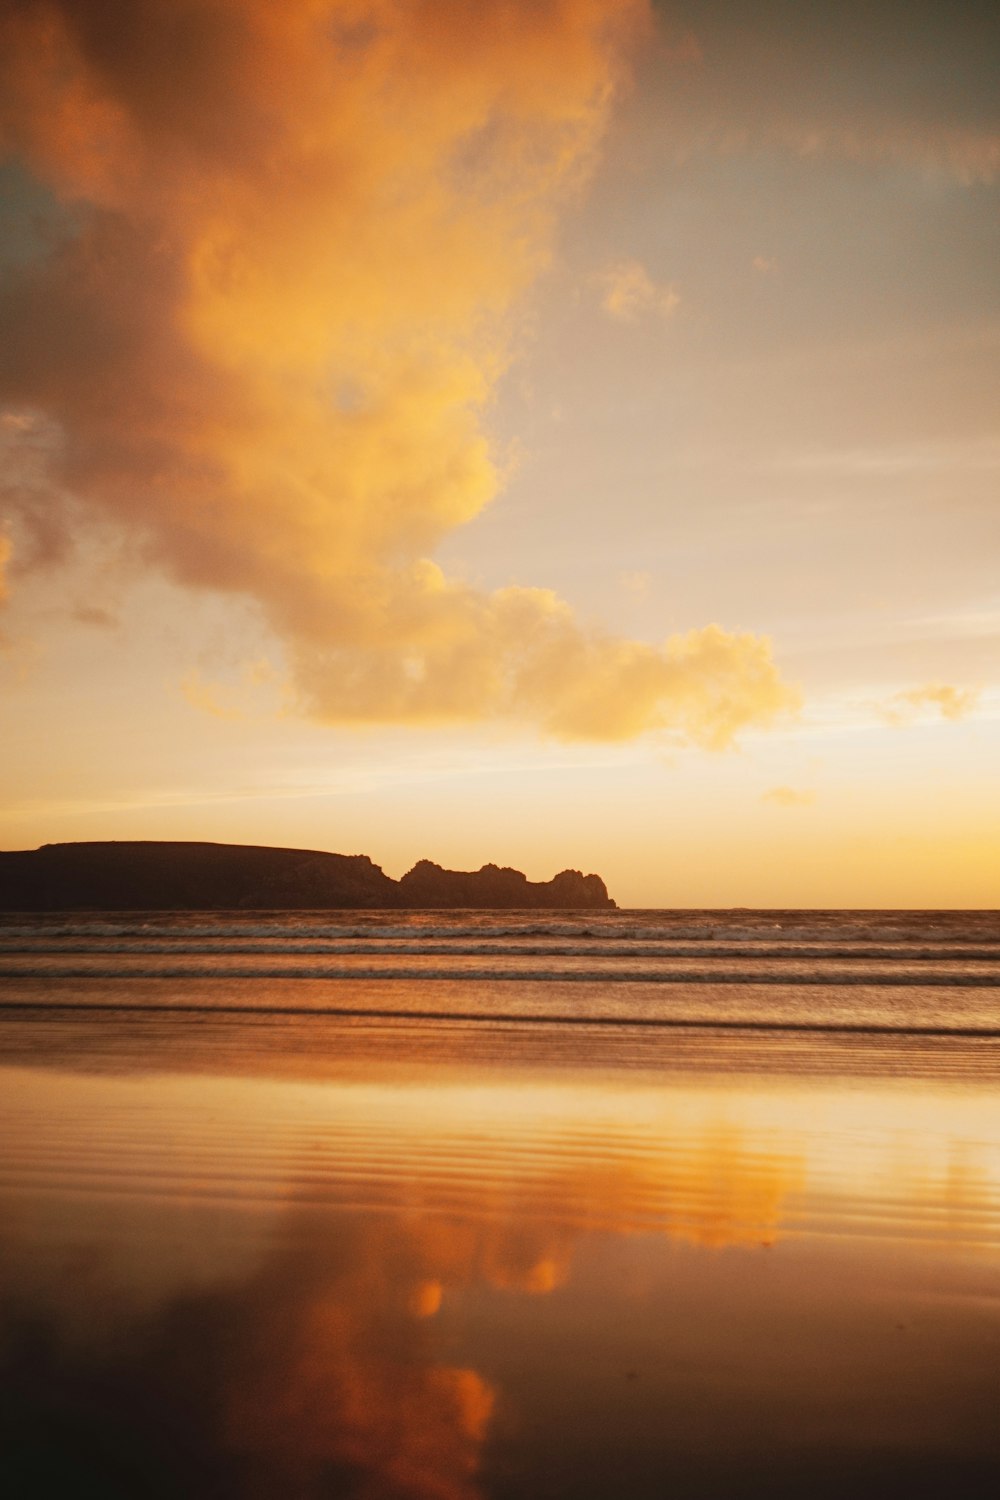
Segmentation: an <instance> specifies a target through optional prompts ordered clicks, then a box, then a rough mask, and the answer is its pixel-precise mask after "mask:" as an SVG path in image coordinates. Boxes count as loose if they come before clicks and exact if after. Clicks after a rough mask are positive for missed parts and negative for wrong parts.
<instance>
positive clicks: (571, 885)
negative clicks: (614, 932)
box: [399, 859, 615, 911]
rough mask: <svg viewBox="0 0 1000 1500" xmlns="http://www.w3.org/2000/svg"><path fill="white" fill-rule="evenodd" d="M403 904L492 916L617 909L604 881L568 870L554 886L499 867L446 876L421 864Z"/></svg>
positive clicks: (406, 881) (406, 886)
mask: <svg viewBox="0 0 1000 1500" xmlns="http://www.w3.org/2000/svg"><path fill="white" fill-rule="evenodd" d="M399 890H400V894H401V895H402V898H403V899H402V904H403V905H404V906H407V907H412V908H418V909H420V908H423V909H433V908H435V907H480V908H486V909H489V910H526V909H531V908H545V909H548V910H567V911H570V910H574V909H576V908H579V907H584V908H587V909H589V910H595V909H596V910H609V909H611V908H612V907H614V905H615V903H614V902H613V901H612V900H611V898H610V896H609V895H608V892H607V887H606V886H605V884H604V881H603V880H602V879H601V877H600V876H599V875H582V874H581V873H580V871H579V870H563V871H562V872H561V873H560V874H558V875H556V876H555V878H554V879H553V880H545V881H532V880H528V879H527V878H526V877H525V876H524V875H522V874H521V871H520V870H511V869H509V868H507V867H504V868H501V867H500V866H499V865H483V867H482V869H481V870H469V871H467V870H443V869H442V868H441V866H440V865H435V864H432V863H431V861H430V860H429V859H422V860H420V861H419V863H418V864H415V865H414V866H413V869H412V870H410V871H408V872H407V874H405V875H404V876H403V878H402V880H401V881H400V882H399Z"/></svg>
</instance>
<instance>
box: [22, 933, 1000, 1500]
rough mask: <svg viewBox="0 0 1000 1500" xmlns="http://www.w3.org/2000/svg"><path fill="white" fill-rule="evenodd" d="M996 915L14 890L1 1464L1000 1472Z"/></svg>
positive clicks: (495, 1499) (330, 1473)
mask: <svg viewBox="0 0 1000 1500" xmlns="http://www.w3.org/2000/svg"><path fill="white" fill-rule="evenodd" d="M998 1084H1000V917H998V914H997V913H995V912H862V911H854V912H852V911H827V912H807V911H749V910H746V911H745V910H739V911H611V912H598V913H590V912H587V913H582V912H580V913H574V912H558V913H552V912H528V913H526V912H504V913H482V912H469V911H465V912H413V913H401V912H333V913H331V912H294V913H261V912H237V913H233V912H225V913H219V912H208V913H207V912H200V913H155V914H148V915H147V914H141V913H129V914H127V915H126V916H123V915H121V914H114V913H94V914H89V913H87V914H82V913H71V914H65V913H64V914H53V915H43V916H26V915H24V914H10V915H7V916H6V917H4V918H2V919H0V1131H2V1139H3V1142H4V1149H3V1153H2V1159H0V1204H2V1213H0V1391H2V1395H3V1401H2V1403H0V1406H2V1412H3V1416H2V1418H0V1425H2V1427H3V1452H4V1455H5V1465H6V1470H7V1474H8V1476H9V1478H10V1482H11V1484H12V1485H13V1490H12V1491H10V1492H11V1493H14V1494H17V1495H24V1496H29V1495H30V1496H32V1497H35V1496H44V1495H48V1494H52V1495H62V1494H65V1493H68V1492H72V1493H74V1494H77V1495H89V1494H94V1495H101V1496H109V1495H123V1496H125V1495H128V1496H146V1495H157V1496H160V1495H163V1496H168V1495H169V1496H173V1495H185V1496H193V1497H199V1496H213V1497H230V1496H232V1497H237V1496H240V1497H242V1496H250V1497H262V1500H264V1497H267V1500H269V1497H271V1496H275V1497H277V1496H282V1497H284V1496H292V1497H299V1496H301V1497H309V1500H311V1497H314V1496H315V1497H327V1496H344V1497H364V1500H396V1497H400V1500H500V1497H503V1500H507V1497H514V1496H518V1497H532V1496H535V1495H538V1496H545V1497H580V1500H590V1497H595V1500H597V1497H603V1496H618V1495H628V1496H630V1497H631V1496H636V1497H639V1500H644V1497H647V1496H648V1497H654V1496H656V1497H661V1496H662V1495H664V1494H666V1493H670V1494H672V1495H678V1496H682V1497H683V1496H692V1497H706V1500H708V1497H723V1496H725V1497H728V1496H743V1495H745V1496H757V1495H761V1496H763V1495H765V1494H766V1495H767V1496H769V1497H774V1496H785V1495H787V1496H793V1495H794V1496H798V1495H809V1496H826V1495H829V1496H834V1495H837V1496H840V1495H842V1494H844V1493H845V1492H850V1493H851V1494H852V1495H862V1496H867V1495H875V1494H879V1495H880V1496H884V1495H886V1494H887V1493H888V1494H895V1493H900V1494H906V1495H908V1496H912V1495H918V1496H919V1495H925V1494H926V1495H935V1496H937V1495H940V1494H942V1493H948V1494H949V1495H957V1496H979V1495H982V1496H986V1495H990V1496H992V1495H994V1494H995V1493H997V1489H998V1485H1000V1397H998V1392H1000V1099H998Z"/></svg>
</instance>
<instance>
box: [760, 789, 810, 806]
mask: <svg viewBox="0 0 1000 1500" xmlns="http://www.w3.org/2000/svg"><path fill="white" fill-rule="evenodd" d="M760 800H761V801H762V802H773V803H774V805H775V806H776V807H810V806H811V805H812V804H813V803H814V802H815V801H816V793H815V792H814V791H812V790H810V789H808V788H804V787H803V788H798V787H794V786H772V787H769V788H768V789H767V791H766V792H761V794H760Z"/></svg>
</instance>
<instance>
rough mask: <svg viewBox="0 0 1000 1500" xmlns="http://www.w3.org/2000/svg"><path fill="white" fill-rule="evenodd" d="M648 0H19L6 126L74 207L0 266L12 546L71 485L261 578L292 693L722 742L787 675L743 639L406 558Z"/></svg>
mask: <svg viewBox="0 0 1000 1500" xmlns="http://www.w3.org/2000/svg"><path fill="white" fill-rule="evenodd" d="M650 17H651V12H650V7H649V4H648V0H548V3H546V4H538V3H537V0H511V3H510V4H507V5H504V6H485V7H484V6H481V5H479V4H474V3H472V0H311V3H309V4H299V5H284V6H279V5H273V4H270V3H268V0H198V3H178V0H129V3H125V0H100V3H98V0H24V3H23V4H19V5H18V6H16V7H8V8H7V9H6V10H5V11H4V14H3V19H2V21H0V98H2V100H3V103H2V104H0V148H3V149H6V150H7V151H9V152H14V153H16V154H17V155H18V156H19V157H20V158H21V159H22V160H23V161H24V162H25V163H26V164H27V166H28V167H29V169H30V170H31V171H32V172H33V173H34V174H35V175H36V176H37V177H38V178H40V179H41V180H42V181H44V182H45V183H47V184H48V186H49V187H50V188H51V189H52V191H53V192H54V193H56V194H57V195H58V197H59V198H60V199H61V200H62V201H63V203H65V204H66V205H68V206H69V210H70V217H71V218H72V220H73V222H74V225H75V228H74V232H73V233H72V234H71V235H70V236H69V237H67V238H65V239H64V240H63V241H62V242H61V243H60V244H59V245H58V246H57V247H56V248H55V249H54V250H53V251H52V253H51V254H49V255H48V256H47V257H45V258H43V259H38V260H35V261H33V262H31V263H29V264H27V265H26V266H24V267H22V269H21V270H20V272H19V273H18V274H17V275H16V277H15V278H14V279H13V280H12V281H10V282H9V284H8V286H7V287H6V289H4V290H3V291H2V292H0V328H2V330H3V339H2V341H0V401H5V402H7V403H8V404H9V405H10V406H11V407H12V409H13V410H14V411H15V413H16V414H19V415H16V420H17V421H19V422H22V423H26V424H27V426H26V427H25V428H23V429H18V430H17V431H14V430H13V429H12V438H11V445H12V451H13V450H17V451H18V452H21V450H23V448H24V446H25V444H27V443H28V439H29V436H30V434H31V432H32V431H37V429H38V427H39V424H41V427H42V428H43V429H44V432H45V434H46V437H45V441H44V442H43V443H41V444H39V442H38V441H37V437H36V439H35V440H34V446H33V449H32V453H33V455H34V457H33V460H32V461H33V463H35V465H36V469H37V465H38V463H40V462H41V459H44V464H43V469H44V472H41V471H38V472H36V471H35V470H32V473H31V474H30V475H29V479H30V482H28V481H27V480H25V478H24V473H23V469H24V464H23V453H22V457H21V459H19V460H18V462H20V463H21V470H22V472H21V477H20V478H19V479H18V482H17V484H16V485H11V484H9V483H8V486H7V491H6V498H7V502H8V505H9V507H10V508H11V510H12V511H13V512H14V514H15V517H16V519H15V522H14V525H15V533H14V534H15V536H16V537H17V538H18V540H19V542H20V539H21V538H22V537H24V536H27V537H28V543H27V544H26V546H25V551H24V556H23V558H21V559H20V561H21V563H22V565H23V566H28V565H29V564H30V562H31V560H32V557H34V559H35V560H36V561H44V560H46V559H51V558H52V557H55V556H57V555H58V553H59V547H60V545H63V546H64V545H65V533H66V529H67V525H68V523H67V520H66V513H65V509H64V505H65V500H64V497H65V496H66V495H67V494H69V495H72V496H74V497H76V498H77V499H78V500H79V501H80V502H81V503H82V504H83V505H84V506H85V507H87V509H88V511H89V514H90V515H91V516H92V517H102V518H105V519H107V518H110V519H111V520H112V521H113V522H114V523H115V524H117V525H119V526H122V527H124V528H125V529H126V530H127V532H128V533H129V534H130V535H131V536H132V537H133V538H137V539H138V540H139V542H140V547H139V548H138V551H139V552H140V553H141V555H142V558H143V560H144V562H145V563H146V564H149V563H154V564H156V565H158V566H161V567H165V568H166V569H167V570H168V571H169V572H170V573H171V574H172V575H173V576H174V577H175V578H176V579H178V580H180V581H181V582H182V583H184V584H187V585H191V586H196V587H203V588H208V589H213V590H219V591H224V592H230V593H233V594H237V595H241V596H244V597H249V598H251V599H252V600H254V601H256V603H257V605H258V606H259V608H260V610H261V612H262V614H263V616H264V618H265V619H266V621H267V623H268V624H269V626H270V627H271V628H272V629H273V630H274V631H276V632H277V634H278V635H279V636H280V638H281V639H282V641H283V642H284V643H285V646H286V648H287V655H288V663H289V669H290V671H291V674H292V679H293V681H292V688H291V692H292V694H293V697H294V699H295V702H296V705H297V706H298V707H299V708H300V709H301V710H304V711H306V712H308V713H311V714H313V715H315V716H317V717H319V718H321V719H325V720H330V721H343V720H368V721H378V720H399V719H402V720H447V719H473V718H478V717H481V716H484V715H495V714H508V715H512V716H514V717H516V718H521V719H523V720H526V721H529V722H532V723H534V724H540V725H542V726H543V727H544V728H546V729H548V730H549V731H551V732H552V733H555V734H561V735H565V736H570V737H587V738H606V739H618V738H624V737H626V736H628V735H632V734H637V733H641V732H642V731H644V730H646V729H650V728H655V727H668V728H670V729H672V730H674V731H676V732H678V733H680V734H682V735H684V736H686V737H688V738H690V739H692V740H694V741H696V742H698V743H701V744H705V745H711V746H718V745H724V744H727V743H728V742H729V741H730V740H731V738H732V736H733V734H734V733H735V732H736V731H737V730H739V729H740V728H742V727H743V726H745V725H750V724H766V723H769V722H770V721H771V720H772V719H773V718H774V717H775V716H776V715H777V714H779V713H782V712H784V711H787V710H788V709H789V708H791V707H793V706H794V705H795V703H796V701H797V699H796V695H795V694H794V692H792V691H791V690H790V689H789V688H788V687H787V686H786V685H785V684H784V683H782V681H781V680H780V678H779V676H778V673H777V671H776V669H775V667H774V664H773V662H772V661H771V657H770V648H769V645H768V643H767V642H766V641H765V640H763V639H760V638H757V637H751V636H741V635H730V634H727V633H725V632H724V631H722V630H721V629H719V628H718V627H715V626H710V627H708V629H707V630H704V631H695V632H693V633H691V634H690V635H686V636H681V637H677V638H674V639H671V640H669V641H667V642H666V644H664V645H656V646H654V645H648V644H644V643H642V642H636V641H629V640H623V639H619V638H616V637H613V636H610V635H605V634H602V633H600V632H599V631H596V630H594V629H591V628H589V627H587V626H584V625H582V624H581V623H580V622H578V621H577V620H576V618H575V617H574V615H573V613H572V611H571V610H570V608H569V606H568V605H566V604H565V603H563V602H562V601H560V600H558V599H557V598H555V597H554V596H553V595H551V594H549V593H547V592H545V591H540V590H534V589H520V588H509V589H503V590H500V591H497V592H494V593H484V592H479V591H476V590H475V589H473V588H471V587H467V586H466V585H464V584H463V583H461V582H458V581H455V580H449V579H447V578H445V577H444V576H443V574H442V573H441V571H440V570H439V569H438V568H437V567H436V566H435V564H434V563H433V562H431V561H429V554H430V553H432V552H433V549H434V547H435V545H436V544H437V543H438V542H439V541H440V540H441V538H442V537H443V536H445V535H446V534H447V533H448V532H449V531H451V530H452V529H454V528H455V527H457V526H460V525H463V524H465V523H467V522H469V521H470V520H472V519H473V518H474V517H475V516H476V515H477V514H478V513H479V512H480V511H481V510H482V509H483V507H484V506H485V505H487V504H488V503H489V501H490V500H491V499H492V498H493V497H494V495H495V494H496V493H497V490H498V488H499V474H498V468H497V462H496V459H495V457H494V455H493V454H492V453H491V450H490V446H489V443H488V441H487V439H486V437H485V436H484V432H483V428H482V418H483V412H484V409H485V407H486V405H487V403H488V402H489V400H490V397H491V393H492V391H493V389H494V386H495V382H496V380H497V377H498V376H499V374H500V373H501V372H502V370H503V369H504V367H505V364H506V362H507V360H508V357H509V337H510V327H509V323H510V312H511V309H512V307H513V306H514V303H515V300H516V298H517V297H518V295H519V294H520V293H521V292H522V291H523V290H524V288H525V287H526V286H527V285H528V284H529V283H530V282H531V280H532V279H533V278H534V277H535V276H536V275H537V274H538V272H539V270H540V269H541V268H542V267H543V266H544V264H545V262H546V259H547V256H548V254H549V245H550V233H551V227H552V223H553V220H554V216H555V214H556V212H557V210H558V208H559V205H560V203H561V202H562V201H563V200H564V199H565V198H566V196H567V195H568V194H570V193H572V192H574V191H576V190H577V189H578V188H579V186H580V184H581V183H582V182H583V181H584V179H585V177H586V174H587V171H588V169H589V167H590V166H591V164H592V162H593V160H594V156H595V151H596V148H597V145H598V142H599V139H600V136H601V131H602V128H603V125H604V122H605V119H606V117H607V113H608V110H609V107H610V104H611V101H612V99H613V96H614V93H615V89H616V87H617V85H618V83H619V81H620V79H621V77H622V70H623V62H622V59H623V57H624V56H625V55H626V53H627V50H628V47H629V44H630V42H631V41H632V40H633V39H634V38H635V36H636V35H637V34H638V33H640V32H641V31H642V30H643V28H644V27H647V26H648V25H649V24H650ZM654 290H655V289H654ZM657 295H659V293H657ZM33 424H34V425H33ZM19 434H20V437H19ZM19 441H20V449H19V448H18V442H19ZM11 445H8V446H11ZM39 455H41V458H40V457H39ZM10 463H11V464H13V463H14V459H13V458H11V460H10ZM7 471H8V474H9V473H10V466H9V465H8V470H7ZM18 528H20V529H19V530H18ZM32 538H34V539H35V540H32ZM38 538H42V539H43V541H39V540H38ZM43 542H44V544H43Z"/></svg>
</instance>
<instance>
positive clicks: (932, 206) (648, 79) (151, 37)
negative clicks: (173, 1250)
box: [0, 0, 1000, 907]
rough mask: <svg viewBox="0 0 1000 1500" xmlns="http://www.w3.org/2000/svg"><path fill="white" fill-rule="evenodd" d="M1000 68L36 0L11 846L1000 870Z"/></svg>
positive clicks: (471, 26)
mask: <svg viewBox="0 0 1000 1500" xmlns="http://www.w3.org/2000/svg"><path fill="white" fill-rule="evenodd" d="M998 62H1000V17H998V14H997V12H996V8H995V7H993V6H988V5H986V4H982V5H979V4H972V3H958V4H949V5H947V6H946V5H943V4H924V3H919V0H909V3H902V0H868V3H855V0H844V3H837V4H834V3H829V4H827V3H822V4H812V5H809V4H797V5H794V4H791V3H787V4H786V3H779V0H770V3H769V0H763V3H754V4H752V5H751V4H749V3H725V4H724V3H715V0H692V3H689V4H679V3H678V4H672V3H670V4H668V3H662V4H661V3H649V0H504V3H496V4H492V5H482V4H480V3H472V0H297V3H294V4H288V5H284V6H274V5H272V4H269V3H267V0H129V3H127V4H126V3H124V0H0V564H2V571H0V683H2V702H3V709H2V715H3V722H2V725H0V771H2V775H0V846H2V847H4V848H32V847H35V846H37V845H38V844H40V843H44V842H53V841H61V840H71V839H106V838H114V839H138V838H156V839H171V838H173V839H213V840H221V841H232V842H240V843H266V844H278V845H289V846H297V847H309V848H318V849H330V850H335V851H338V852H342V853H358V852H363V853H367V854H369V855H370V856H371V857H372V858H373V859H375V861H376V862H377V863H379V864H380V865H382V866H383V868H385V870H386V871H387V873H389V874H391V875H393V876H397V877H398V876H399V875H401V874H402V873H403V872H404V871H405V870H406V869H408V868H409V867H410V866H411V865H412V864H413V863H414V862H415V861H416V860H417V859H419V858H430V859H433V860H436V861H437V862H439V863H441V864H444V865H447V866H451V867H453V868H466V869H468V868H477V867H478V866H479V865H481V864H482V863H484V862H486V861H487V860H492V861H494V862H496V863H499V864H511V865H514V866H516V867H517V868H520V869H523V870H525V871H526V872H527V873H528V875H529V877H530V878H532V879H547V878H549V877H550V876H551V875H552V874H554V873H555V871H556V870H558V869H561V868H565V867H574V868H580V869H582V870H584V871H585V872H589V871H592V870H594V871H597V872H599V873H600V874H601V875H602V876H603V877H604V878H605V880H606V882H607V884H608V887H609V889H610V891H611V893H612V895H613V896H615V897H616V899H617V900H618V901H619V903H620V904H622V905H625V906H660V905H664V906H696V907H700V906H734V905H745V906H793V907H794V906H847V907H850V906H888V907H892V906H899V907H914V906H915V907H924V906H927V907H935V906H944V907H951V906H980V907H982V906H985V907H993V906H1000V777H998V772H997V766H998V765H1000V570H998V566H997V563H998V558H1000V506H998V501H1000V496H998V485H997V481H998V477H1000V423H998V413H1000V401H998V394H1000V392H998V378H997V372H998V359H997V355H998V348H1000V278H998V277H997V273H996V267H997V265H998V264H1000V254H998V252H1000V215H998V213H997V207H998V205H997V187H998V184H997V179H998V175H1000V89H998V88H997V74H998Z"/></svg>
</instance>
